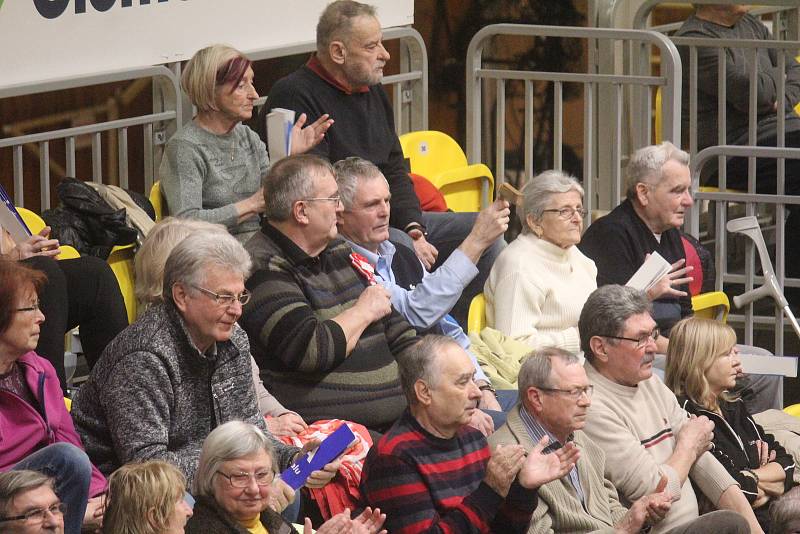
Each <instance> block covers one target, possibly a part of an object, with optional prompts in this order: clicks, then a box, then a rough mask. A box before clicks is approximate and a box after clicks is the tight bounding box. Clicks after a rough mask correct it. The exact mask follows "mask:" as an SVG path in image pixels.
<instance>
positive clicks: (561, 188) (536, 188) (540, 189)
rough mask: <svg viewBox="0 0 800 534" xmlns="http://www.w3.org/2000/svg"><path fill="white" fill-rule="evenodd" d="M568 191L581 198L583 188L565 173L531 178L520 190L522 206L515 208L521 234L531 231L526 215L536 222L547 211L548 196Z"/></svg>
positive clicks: (546, 172)
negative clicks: (520, 226) (576, 193)
mask: <svg viewBox="0 0 800 534" xmlns="http://www.w3.org/2000/svg"><path fill="white" fill-rule="evenodd" d="M568 191H577V192H578V193H579V194H580V195H581V198H583V186H581V184H580V182H578V180H577V179H575V177H573V176H570V175H569V174H567V173H565V172H562V171H556V170H549V171H544V172H542V173H540V174H538V175H536V176H534V177H533V178H531V180H530V181H529V182H528V183H527V184H525V186H524V187H523V188H522V196H523V201H522V206H517V215H518V216H519V220H520V222H521V223H522V233H523V234H527V233H529V232H530V231H531V228H530V226H528V215H530V216H532V217H533V219H534V220H536V221H538V220H539V219H541V218H542V215H544V210H545V209H547V205H548V203H549V202H550V196H551V195H554V194H557V193H566V192H568Z"/></svg>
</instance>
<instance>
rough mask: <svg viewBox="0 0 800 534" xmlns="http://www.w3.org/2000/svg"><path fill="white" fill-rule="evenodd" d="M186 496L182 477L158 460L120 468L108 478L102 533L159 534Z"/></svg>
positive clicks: (176, 469) (175, 470)
mask: <svg viewBox="0 0 800 534" xmlns="http://www.w3.org/2000/svg"><path fill="white" fill-rule="evenodd" d="M185 493H186V478H185V477H184V476H183V473H181V472H180V471H179V470H178V468H177V467H175V466H174V465H172V464H169V463H167V462H164V461H161V460H150V461H147V462H142V463H133V464H127V465H123V466H122V467H120V468H119V469H117V470H116V471H114V472H113V473H112V474H111V476H110V477H109V478H108V495H107V497H106V498H107V499H108V506H107V507H106V511H105V515H104V516H103V531H104V532H109V533H112V532H113V533H114V534H160V533H161V532H163V531H164V529H165V528H166V527H167V522H168V521H169V518H170V516H171V515H172V512H173V511H174V510H175V504H176V503H177V502H178V500H179V499H181V498H183V496H184V494H185Z"/></svg>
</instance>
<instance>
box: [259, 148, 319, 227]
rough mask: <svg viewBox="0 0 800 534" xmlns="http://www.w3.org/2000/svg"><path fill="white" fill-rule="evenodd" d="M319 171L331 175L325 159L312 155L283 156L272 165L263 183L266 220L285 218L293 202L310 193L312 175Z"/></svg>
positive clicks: (286, 218) (280, 220) (312, 189)
mask: <svg viewBox="0 0 800 534" xmlns="http://www.w3.org/2000/svg"><path fill="white" fill-rule="evenodd" d="M320 171H328V172H330V173H331V175H332V174H333V167H331V164H330V162H328V160H326V159H325V158H322V157H320V156H317V155H314V154H299V155H295V156H287V157H285V158H283V159H282V160H280V161H278V162H277V163H275V164H273V165H272V166H271V167H270V169H269V172H268V173H267V174H266V176H264V183H263V185H264V204H265V209H264V216H265V217H266V218H267V220H268V221H277V222H284V221H287V220H289V218H290V217H291V216H292V207H293V206H294V203H295V202H297V201H298V200H303V199H304V198H311V197H312V196H314V177H315V176H316V175H317V173H319V172H320Z"/></svg>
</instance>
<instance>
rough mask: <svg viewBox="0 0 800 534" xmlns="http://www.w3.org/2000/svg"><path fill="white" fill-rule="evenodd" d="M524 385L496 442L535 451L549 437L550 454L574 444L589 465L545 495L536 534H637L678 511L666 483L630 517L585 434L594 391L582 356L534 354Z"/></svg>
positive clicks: (534, 523) (532, 532)
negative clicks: (536, 445) (551, 451)
mask: <svg viewBox="0 0 800 534" xmlns="http://www.w3.org/2000/svg"><path fill="white" fill-rule="evenodd" d="M518 384H519V392H520V402H519V404H518V405H517V406H515V407H514V408H513V409H512V410H511V412H510V413H509V414H508V420H507V422H506V424H505V425H504V426H503V427H501V428H500V429H499V430H498V431H497V432H495V433H494V434H493V435H492V436H491V437H490V438H489V443H490V444H491V445H493V446H494V445H500V444H509V443H510V444H520V445H522V446H523V447H525V449H526V450H531V449H532V448H533V447H534V445H535V443H536V442H537V441H539V440H540V439H541V438H542V436H548V437H549V438H550V445H548V446H547V448H546V449H545V452H548V451H549V450H555V449H558V448H560V447H562V446H563V445H564V444H566V443H574V444H575V445H576V446H577V447H578V449H579V450H580V451H581V459H580V460H579V461H578V463H577V464H576V465H575V467H574V468H573V469H572V470H571V471H570V472H569V473H568V474H567V476H565V477H562V478H561V479H559V480H554V481H552V482H548V483H547V484H545V485H543V486H542V487H541V488H539V504H538V506H537V507H536V510H535V511H534V513H533V518H532V519H531V526H530V528H529V529H528V534H540V533H541V534H547V533H554V532H555V533H559V532H563V533H565V534H566V533H570V534H581V533H588V532H598V531H604V530H605V531H608V532H611V531H612V530H613V532H615V533H618V534H637V533H638V532H640V531H641V529H642V528H643V527H644V526H645V524H648V525H653V524H656V523H658V522H659V521H661V520H662V519H663V518H664V516H665V515H666V513H667V512H668V511H669V509H670V506H671V504H672V502H671V497H670V496H669V495H667V494H666V493H664V492H663V489H664V484H665V483H666V479H664V480H663V481H662V482H661V483H660V484H659V486H658V487H656V488H655V490H654V491H653V493H650V494H648V495H644V496H642V497H640V498H639V499H637V500H636V501H635V502H634V503H633V506H632V507H631V509H630V510H627V509H626V508H625V507H624V506H623V505H622V504H621V503H620V502H619V496H618V495H617V491H616V489H614V485H613V484H612V483H611V482H610V481H609V480H608V479H607V478H606V476H605V463H606V458H605V454H603V451H602V450H601V449H600V448H599V447H598V446H597V445H596V444H595V443H594V442H592V440H590V439H589V438H588V437H587V436H586V435H585V434H584V433H583V432H582V431H581V429H582V428H583V427H584V426H585V424H586V415H587V412H588V409H589V406H590V405H591V403H592V389H593V387H592V384H591V383H589V379H588V378H587V377H586V371H584V369H583V365H581V361H580V360H579V359H578V357H577V356H575V355H574V354H572V353H571V352H568V351H566V350H563V349H559V348H556V347H547V348H544V349H541V350H539V351H536V352H533V353H531V354H530V355H529V356H528V357H527V358H526V359H525V361H524V362H523V363H522V367H521V368H520V370H519V378H518ZM590 504H591V506H590Z"/></svg>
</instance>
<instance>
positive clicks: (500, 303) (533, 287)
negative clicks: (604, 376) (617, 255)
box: [484, 170, 597, 352]
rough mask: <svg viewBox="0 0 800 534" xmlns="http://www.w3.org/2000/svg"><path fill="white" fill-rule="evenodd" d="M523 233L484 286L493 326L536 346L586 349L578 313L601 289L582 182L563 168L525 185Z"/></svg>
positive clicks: (521, 208) (520, 211) (521, 210)
mask: <svg viewBox="0 0 800 534" xmlns="http://www.w3.org/2000/svg"><path fill="white" fill-rule="evenodd" d="M522 194H523V197H524V198H523V203H522V205H521V206H518V207H517V210H518V211H517V213H518V214H519V217H520V220H521V222H522V234H521V235H520V236H518V237H517V239H516V240H514V242H512V243H511V244H510V245H509V246H508V247H506V249H505V250H503V252H502V253H501V254H500V256H499V257H498V258H497V260H496V261H495V263H494V266H493V267H492V272H491V273H490V274H489V279H488V280H487V281H486V285H485V287H484V295H485V297H486V323H487V326H489V327H492V328H496V329H497V330H500V331H501V332H503V333H504V334H506V335H507V336H511V337H512V338H514V339H516V340H518V341H522V342H524V343H527V344H528V345H529V346H530V347H531V348H533V349H534V350H537V349H541V348H543V347H549V346H550V347H559V348H562V349H565V350H568V351H571V352H578V351H580V338H579V336H578V327H577V325H578V317H579V316H580V312H581V307H582V306H583V303H584V302H586V299H587V298H588V297H589V294H590V293H591V292H592V291H594V290H595V289H596V288H597V283H596V281H595V279H596V276H597V269H596V268H595V265H594V262H593V261H592V260H590V259H589V258H587V257H586V256H584V255H583V254H582V253H581V252H580V251H579V250H578V248H577V247H576V246H575V245H577V244H578V242H580V240H581V233H582V231H583V220H584V217H585V215H586V210H584V209H583V187H581V185H580V183H578V181H577V180H576V179H575V178H573V177H572V176H569V175H567V174H565V173H563V172H561V171H556V170H550V171H545V172H543V173H541V174H539V175H537V176H535V177H534V178H533V179H531V180H530V181H529V182H528V183H527V184H525V187H523V188H522Z"/></svg>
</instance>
